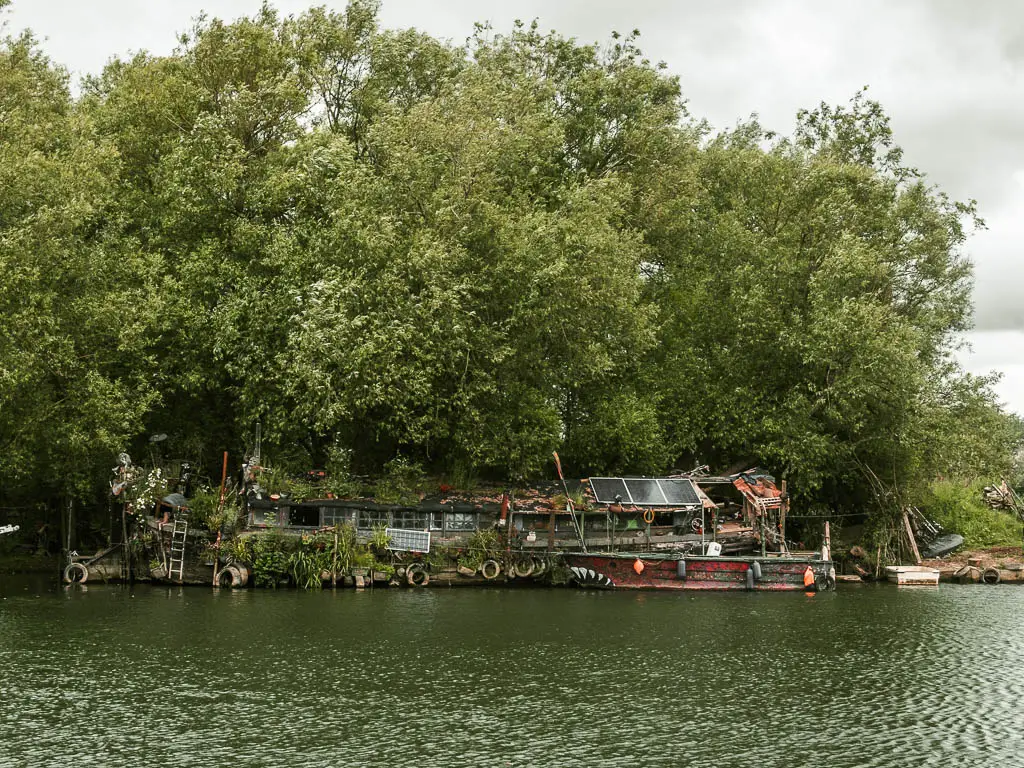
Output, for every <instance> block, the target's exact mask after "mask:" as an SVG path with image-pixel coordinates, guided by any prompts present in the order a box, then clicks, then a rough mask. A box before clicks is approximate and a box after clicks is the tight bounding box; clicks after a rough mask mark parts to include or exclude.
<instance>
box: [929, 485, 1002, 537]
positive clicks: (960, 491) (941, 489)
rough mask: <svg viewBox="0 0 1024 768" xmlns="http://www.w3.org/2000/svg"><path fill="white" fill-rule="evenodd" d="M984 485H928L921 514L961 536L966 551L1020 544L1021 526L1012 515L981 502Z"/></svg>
mask: <svg viewBox="0 0 1024 768" xmlns="http://www.w3.org/2000/svg"><path fill="white" fill-rule="evenodd" d="M984 485H985V483H983V482H981V481H977V482H974V483H970V484H966V483H960V482H956V481H952V480H940V481H937V482H935V483H932V485H931V487H930V488H929V490H928V494H927V496H926V497H925V499H924V501H923V502H922V504H921V505H920V509H921V511H922V512H923V513H924V514H925V515H926V516H927V517H929V518H931V519H932V520H934V521H935V522H937V523H938V524H939V525H941V526H942V527H943V528H944V529H945V530H947V531H949V532H952V533H959V534H960V535H961V536H963V537H964V546H965V547H967V548H968V549H979V548H983V547H999V546H1014V545H1019V544H1020V543H1021V523H1020V521H1019V520H1018V519H1017V517H1016V516H1015V515H1014V514H1013V513H1012V512H1005V511H1001V510H996V509H991V508H990V507H988V506H987V505H986V504H985V503H984V502H983V501H982V488H983V487H984Z"/></svg>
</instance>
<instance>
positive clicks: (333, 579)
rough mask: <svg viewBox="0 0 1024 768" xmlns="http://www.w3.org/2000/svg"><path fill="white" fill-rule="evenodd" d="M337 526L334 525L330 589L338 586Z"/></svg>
mask: <svg viewBox="0 0 1024 768" xmlns="http://www.w3.org/2000/svg"><path fill="white" fill-rule="evenodd" d="M338 545H339V541H338V524H337V523H335V524H334V557H333V558H332V560H331V588H335V587H337V586H338Z"/></svg>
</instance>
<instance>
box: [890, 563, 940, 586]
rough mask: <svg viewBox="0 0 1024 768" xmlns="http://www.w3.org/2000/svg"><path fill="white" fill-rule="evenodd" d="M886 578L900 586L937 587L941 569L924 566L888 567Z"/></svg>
mask: <svg viewBox="0 0 1024 768" xmlns="http://www.w3.org/2000/svg"><path fill="white" fill-rule="evenodd" d="M885 577H886V578H887V579H888V580H889V581H891V582H893V583H894V584H899V585H900V586H937V585H938V583H939V569H938V568H929V567H927V566H924V565H887V566H886V567H885Z"/></svg>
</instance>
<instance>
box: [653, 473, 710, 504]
mask: <svg viewBox="0 0 1024 768" xmlns="http://www.w3.org/2000/svg"><path fill="white" fill-rule="evenodd" d="M658 484H659V485H660V486H661V490H662V493H664V494H665V498H666V499H667V500H668V503H669V504H672V505H679V506H685V505H688V504H698V505H699V504H700V496H698V495H697V489H696V488H694V487H693V481H692V480H684V479H683V478H665V479H664V480H659V481H658Z"/></svg>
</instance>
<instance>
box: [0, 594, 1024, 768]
mask: <svg viewBox="0 0 1024 768" xmlns="http://www.w3.org/2000/svg"><path fill="white" fill-rule="evenodd" d="M1022 609H1024V589H1021V588H1019V587H1013V586H999V587H987V588H986V587H978V586H952V585H948V586H947V585H943V586H942V587H941V588H939V589H937V590H933V589H923V590H916V591H915V590H898V589H896V588H893V587H884V586H879V587H867V586H864V587H847V588H845V589H844V588H842V587H841V588H840V591H839V592H837V593H835V594H819V595H815V596H813V597H807V596H805V595H803V594H768V593H760V594H746V593H738V594H700V595H687V594H678V593H677V594H661V593H614V592H577V591H572V590H511V589H510V590H502V589H461V590H459V589H452V590H441V589H438V590H418V591H412V590H391V591H384V590H378V591H376V592H364V593H358V594H357V593H353V592H351V591H344V592H341V591H339V592H337V593H332V592H330V591H327V592H323V593H316V594H307V593H297V592H265V591H260V592H255V591H242V592H231V591H220V592H214V591H212V590H207V589H203V588H171V589H168V588H158V587H148V586H136V587H135V588H134V589H127V588H122V587H116V586H103V585H92V584H90V585H89V588H88V590H83V589H81V588H77V587H75V588H70V589H64V588H62V587H57V586H54V585H49V584H41V583H38V582H32V581H28V580H24V579H13V577H7V578H6V582H5V583H4V584H3V585H0V766H3V767H4V768H6V767H7V766H36V765H83V766H84V765H102V766H133V767H134V766H143V765H166V766H186V765H203V766H342V765H346V766H347V765H373V766H400V765H417V766H503V767H504V766H517V767H518V766H580V767H583V766H586V767H587V768H590V767H592V766H622V765H632V764H637V765H639V764H643V765H650V766H676V765H689V764H697V763H699V764H701V765H707V766H744V767H745V768H746V767H748V766H760V767H764V766H779V768H782V767H785V768H798V767H799V766H814V768H841V767H842V766H851V767H852V766H869V767H870V766H878V767H881V766H887V767H888V766H903V767H907V766H943V768H950V766H951V765H959V763H960V762H961V761H966V760H970V761H971V762H972V764H974V765H979V766H989V765H993V766H996V765H999V766H1015V765H1024V744H1022V736H1021V726H1022V725H1024V720H1022V717H1021V715H1020V714H1019V712H1020V706H1021V701H1022V698H1021V696H1022V693H1024V685H1022V683H1021V680H1020V672H1021V671H1022V668H1024V610H1022ZM951 761H956V762H955V763H951Z"/></svg>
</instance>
